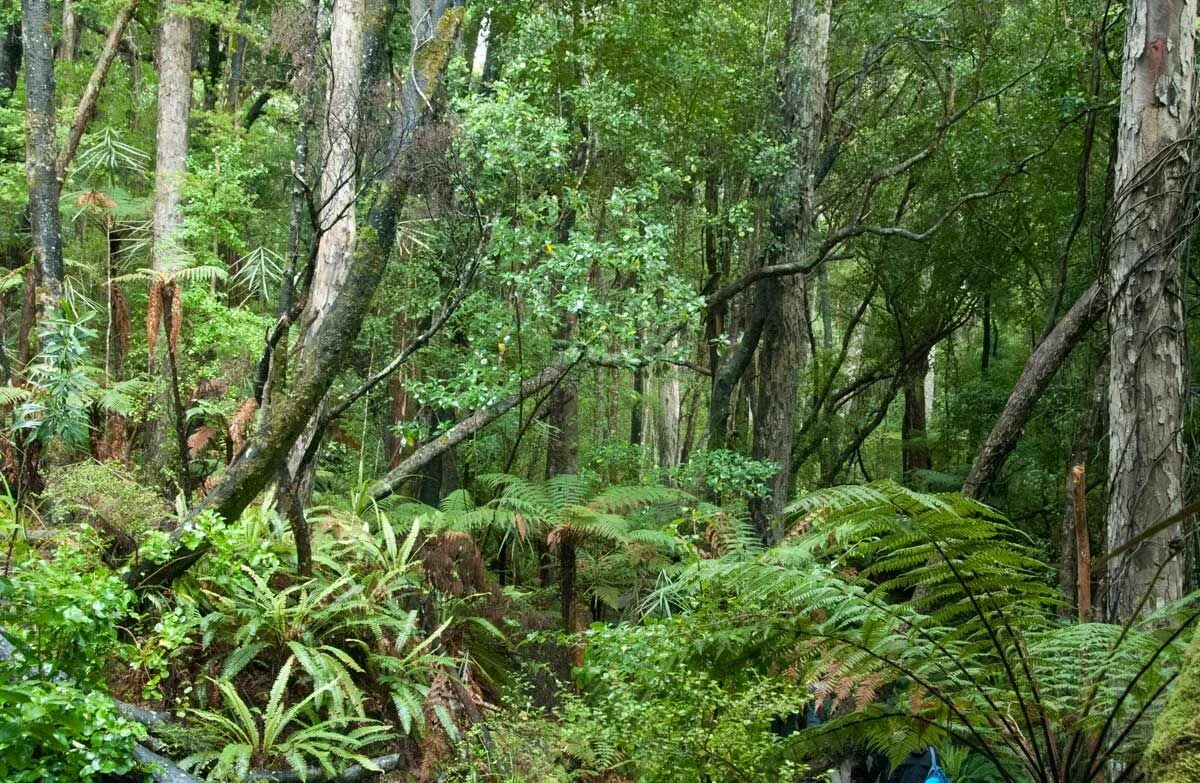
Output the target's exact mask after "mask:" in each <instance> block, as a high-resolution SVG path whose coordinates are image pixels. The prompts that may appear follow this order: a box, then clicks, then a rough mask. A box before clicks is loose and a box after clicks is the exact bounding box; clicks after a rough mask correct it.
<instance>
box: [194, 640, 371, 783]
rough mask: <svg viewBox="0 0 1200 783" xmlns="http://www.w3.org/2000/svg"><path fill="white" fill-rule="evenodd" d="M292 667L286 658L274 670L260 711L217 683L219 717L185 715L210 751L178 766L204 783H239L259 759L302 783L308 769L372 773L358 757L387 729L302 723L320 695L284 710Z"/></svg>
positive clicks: (332, 721)
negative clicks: (349, 766)
mask: <svg viewBox="0 0 1200 783" xmlns="http://www.w3.org/2000/svg"><path fill="white" fill-rule="evenodd" d="M294 661H295V659H294V658H289V659H288V660H287V662H286V663H285V664H284V665H283V668H282V669H280V671H279V674H278V676H277V677H276V678H275V681H274V683H273V684H272V686H271V693H270V696H269V698H268V701H267V704H266V706H265V707H264V708H263V709H262V710H261V711H260V710H258V709H257V708H254V707H251V706H250V705H249V704H248V703H247V702H246V701H245V700H244V699H243V698H242V696H241V694H239V693H238V692H237V689H236V688H234V687H233V685H232V683H230V682H229V681H228V680H219V681H217V690H218V692H219V693H220V695H221V700H222V703H223V705H224V707H225V712H217V711H213V710H191V711H190V714H191V716H192V719H193V720H194V721H195V722H196V724H197V726H198V727H199V729H200V730H201V732H202V733H203V734H204V735H205V736H206V738H207V739H208V741H209V745H210V747H208V748H206V749H204V750H201V751H199V752H197V753H193V754H191V755H190V756H188V757H187V758H185V759H183V760H182V761H181V762H180V766H181V767H183V768H184V769H198V770H207V774H208V779H209V780H214V781H215V780H225V779H235V780H244V779H246V778H247V776H248V775H249V772H250V767H251V764H252V762H254V761H256V760H257V759H260V758H263V759H267V760H269V761H277V762H283V763H286V764H287V765H288V766H290V767H291V768H292V770H294V771H295V772H296V773H297V774H298V775H299V776H300V778H301V779H302V780H304V779H307V776H308V771H309V767H310V765H312V764H316V765H318V766H320V768H321V769H322V770H324V771H325V773H326V774H328V775H333V774H334V773H335V762H338V763H342V764H345V763H354V764H360V765H362V766H363V767H365V768H366V769H368V770H375V771H378V769H377V768H376V767H374V766H373V765H372V763H371V761H370V759H369V758H368V757H367V756H366V755H365V754H364V753H363V751H364V750H366V749H368V748H370V747H371V746H373V745H377V744H379V743H381V742H384V741H386V740H388V739H389V738H390V737H391V733H390V732H389V731H388V728H387V726H385V725H384V724H381V723H378V722H376V721H367V720H356V719H346V718H329V719H326V720H315V721H309V720H306V719H305V715H306V713H307V712H309V711H310V708H311V707H312V706H314V705H315V703H316V702H317V701H318V700H319V698H320V697H321V695H322V692H323V690H324V689H322V688H318V689H315V690H313V691H312V692H310V693H309V694H308V696H306V697H304V698H303V699H301V700H300V701H298V702H296V703H295V704H292V705H291V706H287V704H286V701H285V696H286V693H287V691H288V685H289V681H290V680H291V676H292V666H293V662H294ZM329 687H330V686H328V685H327V686H325V689H328V688H329Z"/></svg>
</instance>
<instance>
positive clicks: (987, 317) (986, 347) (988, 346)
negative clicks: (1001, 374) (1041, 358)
mask: <svg viewBox="0 0 1200 783" xmlns="http://www.w3.org/2000/svg"><path fill="white" fill-rule="evenodd" d="M1047 334H1049V332H1047ZM994 339H996V338H995V337H993V336H992V295H991V294H984V295H983V354H982V355H981V357H980V359H979V370H980V372H982V373H985V374H986V373H987V371H988V368H989V367H991V364H992V340H994Z"/></svg>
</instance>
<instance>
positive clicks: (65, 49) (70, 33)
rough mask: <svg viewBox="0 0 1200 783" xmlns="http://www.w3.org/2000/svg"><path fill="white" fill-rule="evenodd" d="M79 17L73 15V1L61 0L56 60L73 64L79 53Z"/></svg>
mask: <svg viewBox="0 0 1200 783" xmlns="http://www.w3.org/2000/svg"><path fill="white" fill-rule="evenodd" d="M80 30H81V26H80V24H79V16H78V15H77V14H76V13H75V1H74V0H63V7H62V38H61V39H59V42H58V59H60V60H62V61H63V62H68V63H69V62H74V61H75V55H76V53H77V52H78V51H79V32H80Z"/></svg>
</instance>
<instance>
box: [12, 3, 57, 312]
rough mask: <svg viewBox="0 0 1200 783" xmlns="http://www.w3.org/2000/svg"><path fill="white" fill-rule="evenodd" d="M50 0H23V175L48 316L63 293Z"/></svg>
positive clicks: (40, 292)
mask: <svg viewBox="0 0 1200 783" xmlns="http://www.w3.org/2000/svg"><path fill="white" fill-rule="evenodd" d="M52 30H53V23H52V22H51V19H50V3H49V0H22V2H21V32H22V38H23V48H24V56H25V177H26V180H27V182H28V185H29V221H30V227H31V230H32V233H33V257H34V260H35V266H36V267H37V272H38V278H39V279H38V310H39V311H40V313H41V314H42V316H43V317H45V316H46V315H47V314H48V313H49V312H51V311H52V310H54V309H55V308H56V307H57V306H58V303H59V300H60V299H61V298H62V279H63V256H62V227H61V225H60V218H59V214H58V196H59V184H58V177H57V175H56V173H55V161H56V159H57V157H58V140H57V136H56V133H55V123H54V41H53V38H52V32H51V31H52Z"/></svg>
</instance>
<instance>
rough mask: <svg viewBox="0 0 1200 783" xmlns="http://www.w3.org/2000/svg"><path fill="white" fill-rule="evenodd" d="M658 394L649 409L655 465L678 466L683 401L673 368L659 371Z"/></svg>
mask: <svg viewBox="0 0 1200 783" xmlns="http://www.w3.org/2000/svg"><path fill="white" fill-rule="evenodd" d="M655 387H656V389H657V392H658V395H657V396H658V400H657V404H656V405H654V406H653V408H652V409H651V410H652V411H653V414H654V424H655V426H654V430H653V432H654V449H655V454H656V464H657V465H658V467H660V468H675V467H678V466H679V458H680V451H681V446H682V444H681V443H680V432H679V430H680V419H681V418H682V407H683V401H682V399H681V395H680V389H679V374H678V373H677V372H675V370H674V369H673V368H669V367H668V368H664V369H662V370H660V371H659V373H658V376H657V378H656V379H655Z"/></svg>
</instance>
